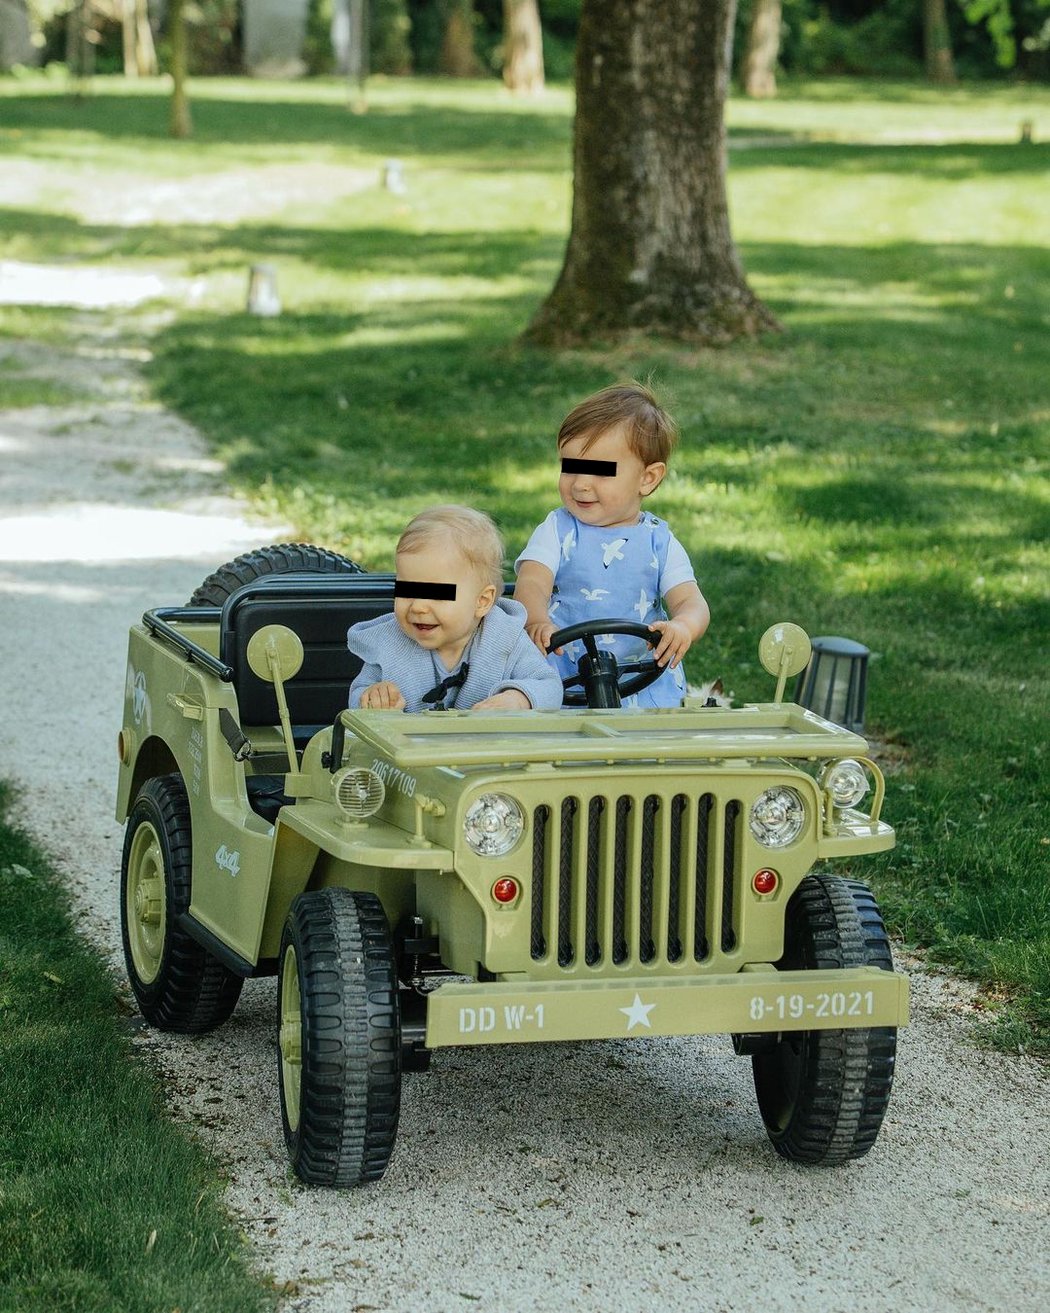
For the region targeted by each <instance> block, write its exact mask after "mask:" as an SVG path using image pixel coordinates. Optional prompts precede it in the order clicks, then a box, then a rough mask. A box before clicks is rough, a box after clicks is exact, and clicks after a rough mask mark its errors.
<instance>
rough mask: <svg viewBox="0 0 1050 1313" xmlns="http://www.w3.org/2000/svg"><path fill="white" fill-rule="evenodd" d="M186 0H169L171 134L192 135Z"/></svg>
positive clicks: (179, 135)
mask: <svg viewBox="0 0 1050 1313" xmlns="http://www.w3.org/2000/svg"><path fill="white" fill-rule="evenodd" d="M184 7H185V0H169V4H168V22H169V23H170V24H171V78H172V88H171V120H170V123H171V127H170V131H171V135H172V136H173V137H190V136H192V135H193V121H192V119H191V118H190V102H189V96H188V95H187V92H186V73H187V62H188V61H187V49H186V47H187V42H186V15H185V12H184Z"/></svg>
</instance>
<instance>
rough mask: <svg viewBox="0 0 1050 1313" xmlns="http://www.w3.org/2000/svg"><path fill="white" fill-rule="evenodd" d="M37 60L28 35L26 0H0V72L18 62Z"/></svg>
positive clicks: (34, 61) (5, 71) (32, 62)
mask: <svg viewBox="0 0 1050 1313" xmlns="http://www.w3.org/2000/svg"><path fill="white" fill-rule="evenodd" d="M39 62H40V60H39V56H38V52H37V49H36V47H35V46H34V45H33V42H32V38H31V35H30V30H29V10H28V8H27V7H26V0H0V73H8V72H10V71H11V69H13V68H15V67H16V66H17V65H19V64H37V63H39Z"/></svg>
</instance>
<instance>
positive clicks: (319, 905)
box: [277, 889, 401, 1186]
mask: <svg viewBox="0 0 1050 1313" xmlns="http://www.w3.org/2000/svg"><path fill="white" fill-rule="evenodd" d="M277 994H278V1028H279V1033H278V1054H277V1067H278V1081H279V1085H280V1094H281V1116H282V1120H283V1123H284V1138H285V1142H286V1143H287V1145H288V1153H289V1156H290V1157H291V1160H292V1166H293V1168H294V1169H295V1172H296V1174H297V1175H298V1176H299V1177H300V1179H301V1180H303V1181H306V1182H307V1183H308V1184H310V1185H334V1186H351V1185H360V1184H363V1183H364V1182H366V1181H376V1180H378V1179H379V1178H380V1177H381V1176H382V1175H383V1173H384V1172H385V1171H386V1166H387V1163H388V1162H389V1160H390V1155H391V1153H392V1152H393V1148H394V1140H395V1138H396V1136H397V1123H398V1115H399V1112H400V1106H401V1018H400V1007H399V1000H398V984H397V974H396V971H395V968H394V952H393V945H392V943H391V937H390V928H389V926H388V924H387V919H386V914H385V912H384V911H383V905H382V903H381V902H380V901H379V899H378V898H377V897H376V896H375V895H374V894H367V893H356V892H351V891H350V890H347V889H322V890H318V891H316V892H311V893H305V894H300V895H299V897H298V898H296V899H295V901H294V902H293V903H292V906H291V909H290V911H289V913H288V919H287V921H286V923H285V928H284V934H283V936H282V939H281V955H280V974H279V980H278V988H277Z"/></svg>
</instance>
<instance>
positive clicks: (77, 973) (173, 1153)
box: [0, 790, 274, 1313]
mask: <svg viewBox="0 0 1050 1313" xmlns="http://www.w3.org/2000/svg"><path fill="white" fill-rule="evenodd" d="M9 801H10V800H9V798H8V797H7V794H6V791H3V790H0V811H6V810H7V807H8V803H9ZM273 1302H274V1301H273V1300H272V1298H271V1297H270V1295H269V1294H267V1293H266V1292H265V1291H264V1290H263V1288H262V1286H261V1284H260V1283H259V1282H258V1281H257V1280H256V1279H254V1278H252V1276H251V1275H250V1274H249V1273H248V1271H247V1266H246V1261H245V1250H244V1247H243V1242H242V1240H241V1238H240V1236H239V1235H238V1234H237V1233H236V1232H235V1231H234V1229H233V1227H232V1226H231V1224H230V1223H229V1221H228V1219H227V1218H226V1216H225V1214H224V1212H223V1209H222V1206H221V1201H220V1197H219V1185H218V1183H217V1180H216V1173H215V1168H214V1165H213V1164H211V1163H210V1162H208V1161H207V1160H206V1159H205V1157H204V1154H203V1153H202V1152H201V1151H200V1150H199V1149H197V1148H196V1147H195V1146H194V1145H193V1144H192V1143H191V1142H190V1141H189V1140H188V1139H187V1138H186V1136H185V1134H184V1133H183V1132H182V1131H180V1130H177V1129H176V1128H175V1127H174V1126H173V1125H172V1124H171V1123H170V1121H169V1118H168V1116H167V1114H166V1112H165V1109H164V1100H163V1095H162V1092H161V1090H160V1089H159V1087H158V1084H157V1081H156V1079H155V1077H153V1076H152V1075H150V1074H148V1073H147V1072H146V1070H145V1069H144V1068H143V1067H142V1065H141V1064H140V1062H139V1061H138V1060H137V1059H136V1058H135V1057H134V1056H133V1054H132V1052H131V1045H130V1042H129V1039H128V1035H127V1033H126V1031H125V1029H124V1028H123V1026H122V1024H121V1020H120V1016H119V1009H118V1004H117V999H116V996H115V993H114V987H113V981H112V979H111V978H110V976H109V975H108V973H107V972H106V970H105V969H104V967H103V966H102V964H101V963H100V961H99V959H98V958H97V957H96V956H95V954H94V953H93V952H92V951H91V950H90V949H88V948H87V947H86V946H85V945H84V943H83V942H82V940H81V939H80V938H79V937H78V936H77V935H76V934H75V933H74V931H73V929H72V927H71V924H70V917H69V909H68V905H67V902H66V898H65V896H64V894H63V892H62V891H61V890H60V889H59V886H58V884H57V882H56V880H55V878H54V875H53V873H52V871H51V870H50V868H49V866H48V864H47V860H46V858H45V857H44V856H43V855H42V854H41V853H40V852H39V851H38V850H37V849H36V848H34V847H33V845H32V844H31V843H30V841H29V840H28V839H27V838H26V837H25V836H24V835H23V834H21V833H19V832H18V831H17V830H13V829H11V828H10V827H9V826H8V824H7V823H6V822H5V821H4V820H3V819H0V1309H4V1310H18V1313H34V1311H35V1310H41V1313H42V1311H43V1310H55V1311H58V1310H68V1313H118V1311H119V1313H139V1311H141V1313H170V1311H171V1310H173V1309H180V1310H181V1311H182V1313H256V1311H259V1313H261V1311H262V1310H264V1309H268V1308H272V1307H273Z"/></svg>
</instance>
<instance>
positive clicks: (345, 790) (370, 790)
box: [332, 766, 386, 821]
mask: <svg viewBox="0 0 1050 1313" xmlns="http://www.w3.org/2000/svg"><path fill="white" fill-rule="evenodd" d="M332 788H333V790H334V791H335V803H336V806H337V807H339V808H340V810H342V811H344V812H346V814H347V816H349V817H350V819H351V820H354V821H363V820H365V819H366V817H368V816H374V815H375V814H376V812H377V811H378V810H379V809H380V807H382V805H383V799H384V798H385V797H386V785H385V784H384V783H383V781H382V779H381V778H380V776H379V775H377V774H376V772H375V771H374V770H367V769H365V768H363V767H360V766H350V767H348V768H347V769H346V770H341V771H339V772H338V773H337V774H335V775H333V776H332Z"/></svg>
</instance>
